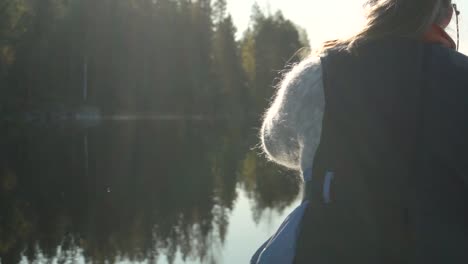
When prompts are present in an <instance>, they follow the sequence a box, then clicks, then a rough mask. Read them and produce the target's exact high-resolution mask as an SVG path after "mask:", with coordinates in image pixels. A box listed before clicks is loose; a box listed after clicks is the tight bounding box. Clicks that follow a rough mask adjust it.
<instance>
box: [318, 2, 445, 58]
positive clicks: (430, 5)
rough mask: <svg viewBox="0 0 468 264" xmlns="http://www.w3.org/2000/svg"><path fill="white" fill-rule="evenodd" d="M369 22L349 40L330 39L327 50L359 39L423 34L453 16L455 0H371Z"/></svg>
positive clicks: (325, 48) (368, 5) (419, 35)
mask: <svg viewBox="0 0 468 264" xmlns="http://www.w3.org/2000/svg"><path fill="white" fill-rule="evenodd" d="M366 7H367V8H368V12H367V14H366V24H365V26H364V27H363V28H362V30H361V31H359V32H358V33H357V34H356V35H354V36H352V37H351V38H349V39H345V40H334V41H328V42H326V43H325V44H324V46H323V50H322V51H326V50H328V49H330V48H334V47H340V48H344V49H349V50H350V49H352V48H353V47H354V46H356V45H358V44H359V43H362V42H365V41H368V40H376V39H382V38H386V37H404V38H414V39H418V38H421V37H422V36H423V35H424V33H425V32H426V31H427V30H428V29H429V28H430V27H431V26H432V25H433V24H434V23H437V24H439V23H441V22H442V21H443V20H444V19H446V18H447V17H448V16H450V12H451V11H452V9H451V8H452V5H451V0H368V1H367V3H366Z"/></svg>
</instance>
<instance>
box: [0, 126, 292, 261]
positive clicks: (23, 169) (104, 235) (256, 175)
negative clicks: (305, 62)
mask: <svg viewBox="0 0 468 264" xmlns="http://www.w3.org/2000/svg"><path fill="white" fill-rule="evenodd" d="M3 131H4V132H2V133H3V136H2V137H0V140H1V141H0V147H1V148H0V211H1V212H2V215H1V217H0V258H1V260H2V261H3V262H4V263H18V262H19V261H20V260H21V258H22V257H25V258H27V259H28V260H29V261H34V260H38V259H43V260H56V261H57V262H58V263H65V262H67V261H71V260H73V259H76V258H77V257H80V256H81V257H84V259H85V261H87V262H93V263H104V262H108V263H112V262H115V261H117V260H119V259H122V258H125V259H129V260H131V261H143V260H151V261H153V262H154V263H156V262H157V261H158V259H160V258H162V257H165V258H167V259H168V262H169V263H173V262H174V260H175V257H176V254H177V253H178V252H180V254H181V256H182V258H183V259H192V260H197V261H200V262H202V263H216V262H217V257H219V251H220V249H221V248H222V246H223V243H224V241H225V239H226V235H227V229H228V225H229V216H230V212H231V211H232V209H233V206H234V202H235V200H236V198H237V192H236V190H237V189H236V188H237V187H238V186H239V185H238V184H239V183H241V186H243V187H244V188H245V189H246V190H248V193H249V195H250V197H251V198H252V199H253V201H254V204H255V206H254V208H253V210H254V213H255V216H256V221H258V218H259V215H261V212H262V211H263V210H265V209H267V208H268V209H278V210H281V209H282V208H284V207H285V206H287V205H289V204H290V203H291V202H292V201H293V200H294V199H295V197H296V194H297V191H298V187H297V186H298V185H297V183H296V182H295V180H294V179H295V178H294V177H293V178H291V177H285V176H284V175H283V176H282V175H280V174H283V173H281V172H280V171H279V170H278V168H276V167H272V166H271V165H270V164H267V163H265V161H264V159H263V158H261V157H259V156H258V155H257V154H256V153H255V152H254V151H249V148H250V147H251V146H252V142H255V140H256V138H255V137H254V136H250V137H249V135H248V134H249V133H248V132H247V133H246V132H245V131H248V130H247V129H244V128H243V126H242V125H234V126H233V124H226V125H223V124H216V125H209V124H200V123H194V122H190V123H186V122H179V123H177V122H173V123H161V122H159V123H147V122H145V123H138V122H133V123H110V124H106V125H103V126H101V127H97V128H91V129H88V131H85V130H84V129H80V128H76V127H75V128H74V127H62V128H56V129H45V128H37V127H36V128H34V129H31V128H19V127H16V128H13V127H10V128H7V129H4V130H3ZM85 133H87V134H88V155H87V157H88V160H87V161H86V160H84V157H85V155H84V148H83V136H84V134H85ZM246 139H248V140H246ZM86 167H87V168H86Z"/></svg>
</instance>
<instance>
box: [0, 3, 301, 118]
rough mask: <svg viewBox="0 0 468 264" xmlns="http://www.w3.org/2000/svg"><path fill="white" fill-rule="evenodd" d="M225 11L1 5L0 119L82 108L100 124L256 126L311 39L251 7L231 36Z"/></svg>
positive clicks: (174, 6)
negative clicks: (159, 120) (178, 121)
mask: <svg viewBox="0 0 468 264" xmlns="http://www.w3.org/2000/svg"><path fill="white" fill-rule="evenodd" d="M226 6H227V4H226V1H225V0H216V1H214V2H211V1H210V0H121V1H113V0H0V113H2V112H3V113H18V112H34V111H74V110H75V109H77V108H79V107H80V106H82V105H83V104H87V105H92V106H94V107H98V108H99V109H100V111H102V112H103V113H105V114H122V113H132V114H135V113H136V114H147V113H151V114H176V115H204V116H214V115H218V116H222V117H225V116H234V117H239V116H255V115H257V114H258V113H261V112H262V111H263V109H264V108H265V107H266V106H267V104H268V101H269V98H270V97H271V95H272V94H273V91H274V85H275V84H276V82H277V81H278V79H279V78H280V77H281V71H282V70H283V69H285V67H287V65H291V64H292V63H294V62H296V61H297V60H298V59H299V58H300V57H301V55H304V54H305V53H304V52H300V51H301V50H304V49H303V48H305V47H307V46H308V39H307V36H306V34H305V31H304V30H302V29H300V28H298V27H297V26H296V25H294V24H293V23H292V22H291V21H289V20H288V19H286V18H285V17H284V16H283V15H282V14H281V12H279V11H278V12H276V13H274V14H268V13H266V12H264V11H262V10H261V8H260V7H259V5H257V4H254V5H253V7H252V8H251V9H252V10H251V21H250V25H249V27H248V29H247V30H246V31H245V32H241V33H239V34H237V31H236V28H235V26H234V24H233V20H232V17H231V16H230V15H229V13H228V12H227V8H226ZM246 11H248V8H247V10H246ZM236 36H240V37H238V38H236ZM84 85H86V87H87V95H86V99H85V98H84V97H83V92H82V90H83V89H82V88H83V87H84Z"/></svg>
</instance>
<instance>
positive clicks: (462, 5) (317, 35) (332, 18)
mask: <svg viewBox="0 0 468 264" xmlns="http://www.w3.org/2000/svg"><path fill="white" fill-rule="evenodd" d="M254 2H255V0H228V9H229V12H230V13H231V14H232V16H233V19H234V23H235V24H236V26H237V29H238V32H237V37H238V38H240V37H241V36H242V33H243V32H244V30H245V29H246V28H247V27H248V23H249V18H250V9H251V7H252V5H253V3H254ZM257 2H258V4H259V5H260V6H261V7H262V8H263V9H264V10H266V11H267V12H268V10H269V11H270V12H272V13H274V12H276V10H281V11H282V12H283V14H284V15H285V17H286V18H288V19H291V20H292V21H293V22H294V23H296V24H297V25H299V26H301V27H303V28H304V29H306V31H307V33H308V35H309V39H310V44H311V46H312V47H317V46H320V44H321V43H322V42H324V41H326V40H330V39H336V38H343V37H346V36H349V35H351V34H352V33H353V32H355V31H356V30H358V29H359V28H360V26H361V25H362V23H363V22H364V19H363V14H364V10H363V5H364V3H365V2H366V0H335V1H327V0H312V1H311V0H289V1H284V0H258V1H257ZM453 2H454V3H457V5H458V8H459V9H460V10H461V16H460V51H462V52H465V53H466V51H468V38H467V36H468V25H467V24H466V23H465V21H466V20H465V19H464V16H466V14H468V10H466V8H467V7H468V0H457V1H455V0H454V1H453ZM447 31H448V33H449V34H450V35H451V36H452V37H454V38H455V37H456V27H455V23H453V21H452V24H451V25H450V26H449V28H448V30H447Z"/></svg>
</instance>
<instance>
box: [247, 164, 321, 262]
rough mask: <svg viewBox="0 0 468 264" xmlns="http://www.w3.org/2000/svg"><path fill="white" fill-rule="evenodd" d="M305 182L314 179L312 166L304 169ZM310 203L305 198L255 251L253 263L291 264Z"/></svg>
mask: <svg viewBox="0 0 468 264" xmlns="http://www.w3.org/2000/svg"><path fill="white" fill-rule="evenodd" d="M302 177H303V179H304V181H305V182H310V181H311V180H312V168H310V169H306V170H304V173H303V175H302ZM308 205H309V201H308V200H304V201H303V202H302V203H301V204H300V205H299V206H298V207H297V208H296V209H294V211H293V212H292V213H291V214H289V215H288V217H287V218H286V219H285V220H284V222H283V223H282V224H281V226H280V227H279V228H278V230H277V231H276V233H275V234H274V235H273V236H272V237H271V238H270V239H268V240H267V241H266V242H265V243H263V245H262V246H261V247H260V248H259V249H258V250H257V251H256V252H255V254H254V255H253V257H252V259H251V261H250V263H251V264H267V263H268V264H276V263H278V264H290V263H293V261H294V257H295V255H296V243H297V239H298V237H299V232H300V228H301V222H302V218H303V216H304V212H305V210H306V208H307V206H308Z"/></svg>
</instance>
